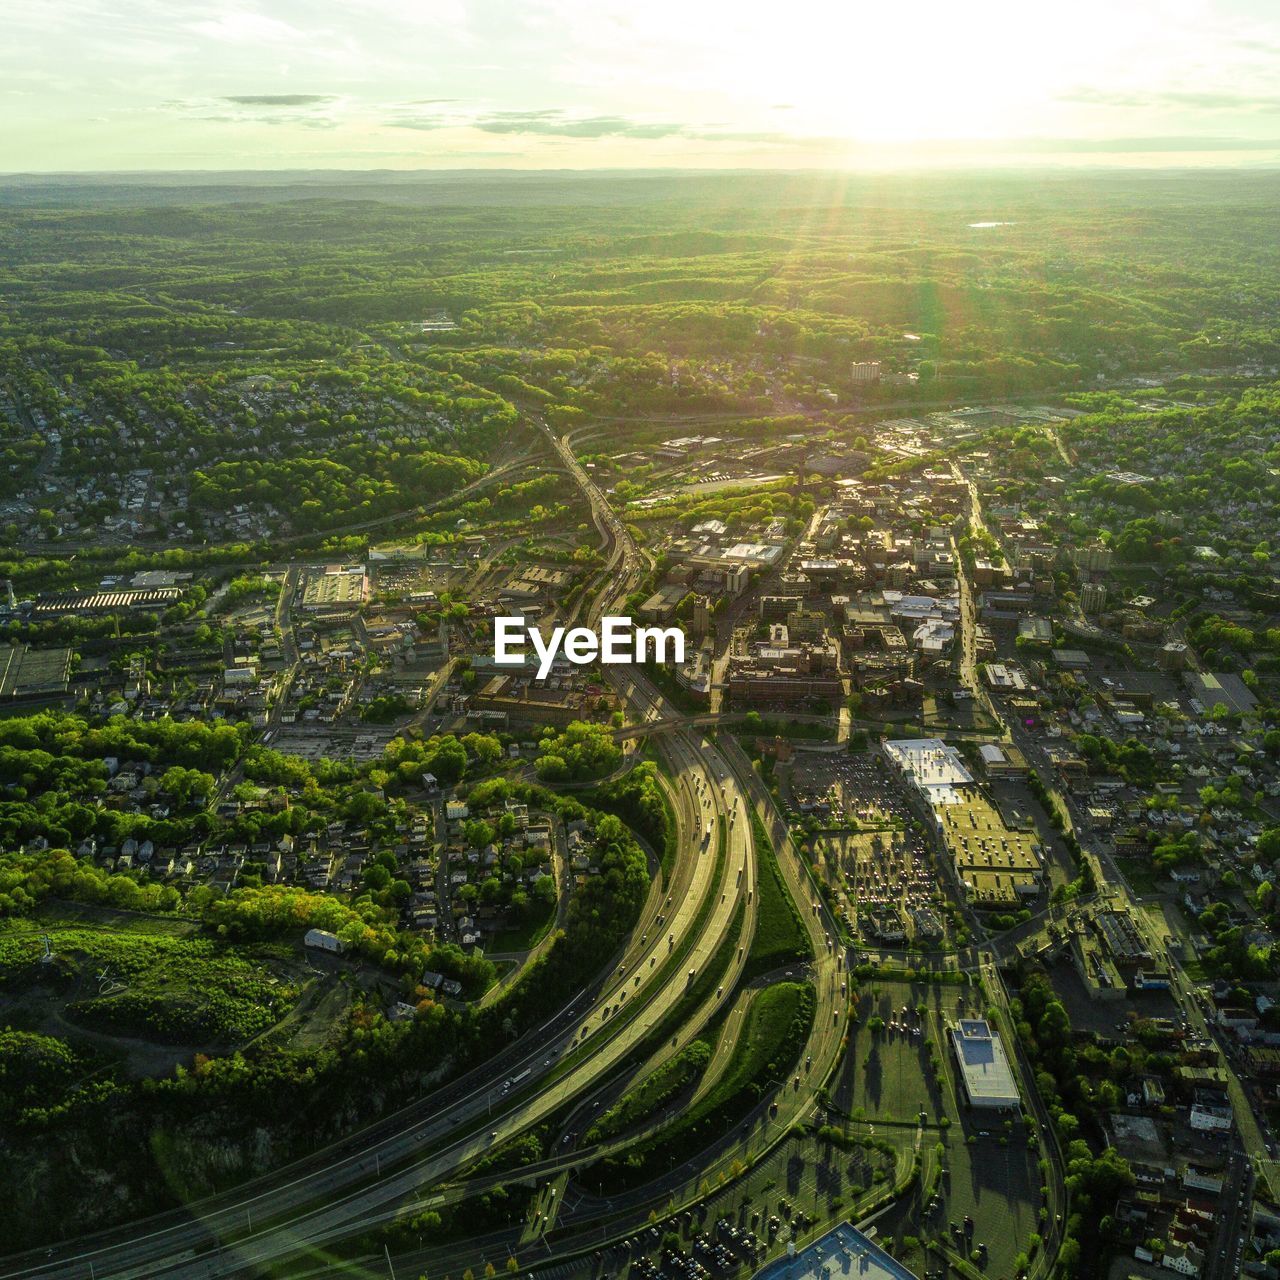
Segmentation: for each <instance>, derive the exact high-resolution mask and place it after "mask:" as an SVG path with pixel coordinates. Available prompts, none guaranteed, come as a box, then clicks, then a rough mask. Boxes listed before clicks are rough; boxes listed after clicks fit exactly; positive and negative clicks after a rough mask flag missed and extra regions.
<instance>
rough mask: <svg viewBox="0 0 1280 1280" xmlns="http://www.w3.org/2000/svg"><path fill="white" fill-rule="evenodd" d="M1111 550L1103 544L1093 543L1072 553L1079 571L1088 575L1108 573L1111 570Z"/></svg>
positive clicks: (1077, 548)
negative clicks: (1083, 571)
mask: <svg viewBox="0 0 1280 1280" xmlns="http://www.w3.org/2000/svg"><path fill="white" fill-rule="evenodd" d="M1113 554H1114V553H1113V552H1112V550H1111V548H1110V547H1108V546H1106V545H1105V544H1103V543H1101V542H1091V543H1090V544H1089V545H1088V546H1085V547H1076V548H1075V550H1074V551H1072V553H1071V558H1072V559H1073V560H1074V561H1075V565H1076V568H1077V569H1083V570H1085V571H1086V572H1087V573H1106V571H1107V570H1108V569H1110V568H1111V557H1112V555H1113Z"/></svg>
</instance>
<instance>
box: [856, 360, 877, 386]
mask: <svg viewBox="0 0 1280 1280" xmlns="http://www.w3.org/2000/svg"><path fill="white" fill-rule="evenodd" d="M849 380H850V381H851V382H853V383H860V382H879V381H880V361H879V360H855V361H854V362H853V363H852V364H851V365H850V366H849Z"/></svg>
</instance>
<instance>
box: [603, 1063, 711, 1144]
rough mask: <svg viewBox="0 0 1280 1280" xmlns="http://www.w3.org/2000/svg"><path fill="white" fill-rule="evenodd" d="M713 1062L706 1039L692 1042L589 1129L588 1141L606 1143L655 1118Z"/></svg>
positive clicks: (625, 1095)
mask: <svg viewBox="0 0 1280 1280" xmlns="http://www.w3.org/2000/svg"><path fill="white" fill-rule="evenodd" d="M710 1061H711V1046H710V1045H709V1044H708V1043H707V1042H706V1041H705V1040H691V1041H690V1042H689V1043H688V1044H687V1045H685V1047H684V1048H683V1049H681V1050H680V1052H679V1053H678V1054H676V1056H675V1057H674V1058H671V1059H669V1060H668V1061H667V1062H665V1063H663V1065H662V1066H661V1067H659V1068H658V1069H657V1070H656V1071H655V1072H653V1074H652V1075H649V1076H647V1077H645V1079H644V1080H642V1081H641V1083H640V1084H638V1085H636V1086H635V1087H634V1088H632V1089H630V1090H628V1091H627V1092H626V1093H624V1094H623V1095H622V1097H621V1098H619V1099H618V1101H617V1102H616V1103H614V1105H613V1106H612V1107H610V1108H609V1110H608V1111H606V1112H605V1113H604V1114H603V1115H601V1116H600V1117H599V1119H597V1120H596V1121H595V1123H594V1124H593V1125H592V1126H591V1128H590V1129H588V1130H587V1134H586V1138H585V1141H586V1142H588V1143H596V1142H605V1141H607V1140H608V1139H610V1138H613V1137H616V1136H617V1135H618V1134H620V1133H625V1132H626V1131H627V1130H628V1129H631V1128H633V1127H634V1126H635V1125H637V1124H639V1123H640V1122H641V1121H642V1120H647V1119H648V1118H649V1117H650V1116H653V1115H655V1114H656V1113H657V1112H659V1111H660V1110H662V1108H664V1107H666V1106H667V1105H668V1104H669V1103H671V1102H673V1101H674V1100H675V1099H676V1098H677V1097H678V1096H679V1095H680V1094H682V1093H684V1092H685V1091H686V1090H688V1089H689V1088H691V1087H692V1086H693V1085H695V1084H696V1083H697V1082H698V1081H699V1080H700V1079H701V1078H702V1075H703V1073H704V1072H705V1071H706V1069H707V1064H708V1063H709V1062H710Z"/></svg>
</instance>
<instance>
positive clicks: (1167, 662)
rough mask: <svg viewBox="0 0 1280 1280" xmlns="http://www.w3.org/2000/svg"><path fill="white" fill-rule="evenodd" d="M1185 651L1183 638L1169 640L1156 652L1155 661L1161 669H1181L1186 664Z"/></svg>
mask: <svg viewBox="0 0 1280 1280" xmlns="http://www.w3.org/2000/svg"><path fill="white" fill-rule="evenodd" d="M1187 652H1188V651H1187V643H1186V641H1185V640H1170V641H1169V643H1168V644H1166V645H1162V646H1161V649H1160V652H1159V653H1158V654H1156V663H1157V665H1158V666H1159V667H1160V670H1161V671H1182V670H1183V669H1184V668H1185V667H1186V665H1187Z"/></svg>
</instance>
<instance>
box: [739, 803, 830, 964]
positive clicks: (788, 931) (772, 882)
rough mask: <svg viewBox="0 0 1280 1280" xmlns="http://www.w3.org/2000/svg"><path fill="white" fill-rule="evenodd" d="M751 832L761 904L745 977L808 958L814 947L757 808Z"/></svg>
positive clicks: (753, 812) (752, 811) (752, 813)
mask: <svg viewBox="0 0 1280 1280" xmlns="http://www.w3.org/2000/svg"><path fill="white" fill-rule="evenodd" d="M750 817H751V832H752V839H753V841H754V843H755V850H756V866H757V867H758V869H759V885H758V890H759V903H758V913H757V916H756V932H755V937H754V938H752V940H751V950H750V951H749V952H748V954H747V963H746V969H745V971H744V973H743V979H744V981H745V980H749V979H750V978H753V977H755V976H756V975H757V974H761V973H768V972H769V971H770V970H771V969H777V968H780V967H781V966H782V965H784V964H789V963H790V962H791V961H793V960H799V961H803V960H809V959H811V958H812V956H813V947H812V945H811V944H810V942H809V935H808V934H807V933H806V932H805V929H804V925H803V924H802V922H801V920H800V913H799V911H798V910H797V909H796V905H795V903H794V902H793V901H792V900H791V894H790V893H789V892H788V890H787V886H786V882H785V881H784V880H783V878H782V871H781V869H780V868H779V866H778V857H777V854H775V853H774V851H773V842H772V841H771V840H770V839H769V835H768V833H767V832H766V831H765V829H764V824H763V823H762V822H761V821H760V818H759V815H758V814H757V813H756V811H755V809H754V808H752V809H751V813H750Z"/></svg>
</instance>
